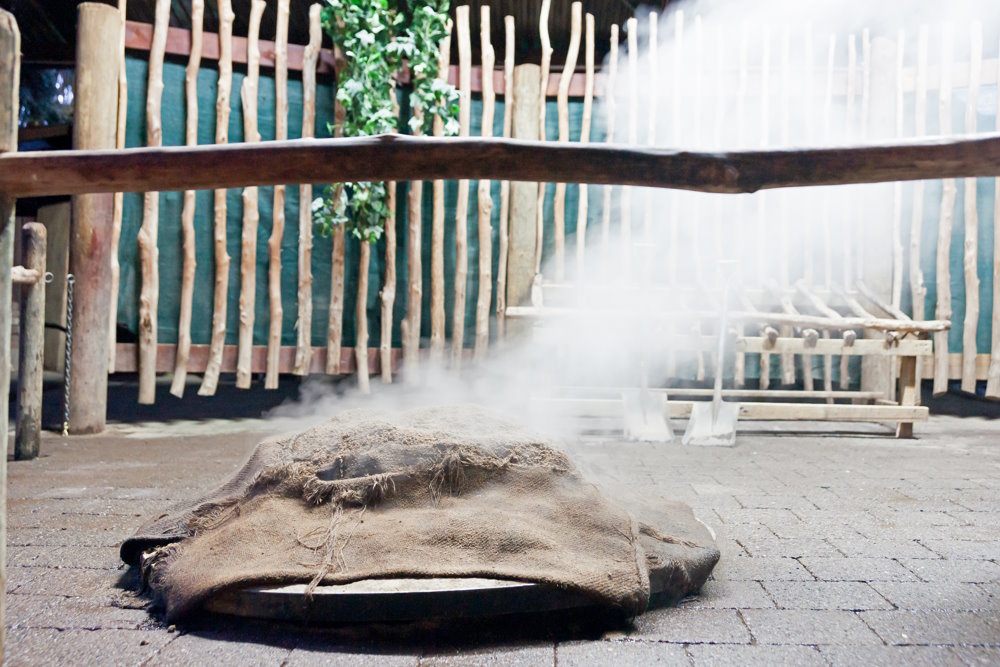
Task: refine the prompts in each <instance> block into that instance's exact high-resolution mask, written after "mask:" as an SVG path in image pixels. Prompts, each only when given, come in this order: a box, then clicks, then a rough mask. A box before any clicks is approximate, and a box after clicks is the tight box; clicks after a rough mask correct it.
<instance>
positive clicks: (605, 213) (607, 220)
mask: <svg viewBox="0 0 1000 667" xmlns="http://www.w3.org/2000/svg"><path fill="white" fill-rule="evenodd" d="M617 81H618V24H617V23H613V24H612V25H611V49H610V51H609V52H608V73H607V77H606V78H605V80H604V104H605V108H606V109H607V110H608V129H607V132H606V136H605V140H606V141H607V142H608V143H609V144H613V143H614V142H615V120H616V119H615V114H616V113H617V109H618V107H617V105H616V104H615V85H616V84H617ZM613 191H614V186H611V185H605V186H604V206H603V210H602V211H601V249H602V252H603V253H604V255H605V256H606V255H607V253H608V244H609V243H610V242H611V193H612V192H613Z"/></svg>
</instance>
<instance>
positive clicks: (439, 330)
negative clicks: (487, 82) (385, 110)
mask: <svg viewBox="0 0 1000 667" xmlns="http://www.w3.org/2000/svg"><path fill="white" fill-rule="evenodd" d="M452 27H453V26H452V21H451V19H449V20H448V24H447V31H446V32H447V34H446V35H445V37H444V38H442V40H441V46H440V52H439V54H438V55H439V60H438V76H439V77H441V78H442V79H444V80H446V81H447V79H448V68H449V65H450V63H451V31H452ZM433 131H434V136H435V137H440V136H442V135H443V134H444V121H442V120H441V119H440V118H435V119H434V130H433ZM433 198H434V199H433V209H432V212H431V346H430V360H431V363H432V364H433V365H438V366H439V365H440V364H441V363H442V362H443V361H444V335H445V331H444V330H445V317H444V181H443V180H442V179H436V180H435V181H434V185H433Z"/></svg>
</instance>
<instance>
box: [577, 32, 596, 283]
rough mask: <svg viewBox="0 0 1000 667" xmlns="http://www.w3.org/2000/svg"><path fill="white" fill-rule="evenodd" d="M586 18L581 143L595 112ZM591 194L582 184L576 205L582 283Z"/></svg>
mask: <svg viewBox="0 0 1000 667" xmlns="http://www.w3.org/2000/svg"><path fill="white" fill-rule="evenodd" d="M584 18H585V20H584V24H585V28H584V34H585V37H586V39H585V44H584V75H583V76H584V83H583V117H582V118H581V120H580V143H581V144H586V143H589V142H590V125H591V120H592V117H593V114H594V15H593V14H590V13H588V14H587V15H586V17H584ZM589 194H590V193H589V192H588V188H587V184H586V183H582V184H580V186H579V199H578V200H577V206H576V280H577V283H580V284H582V283H583V279H584V270H583V261H584V253H585V252H586V247H587V215H588V213H589V210H588V209H589V205H590V202H589V201H588V197H589Z"/></svg>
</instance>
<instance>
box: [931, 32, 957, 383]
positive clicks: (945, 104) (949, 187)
mask: <svg viewBox="0 0 1000 667" xmlns="http://www.w3.org/2000/svg"><path fill="white" fill-rule="evenodd" d="M953 42H954V33H953V26H952V25H951V24H946V25H945V26H944V37H943V40H942V47H941V67H940V70H941V86H940V89H939V98H938V119H939V121H938V122H939V124H940V127H939V128H938V129H939V132H940V133H941V134H951V93H952V90H951V86H952V81H951V70H952V56H953ZM956 196H957V188H956V186H955V179H954V178H946V179H944V183H943V184H942V186H941V213H940V218H939V220H938V244H937V307H936V308H935V312H934V316H935V317H936V318H937V319H939V320H950V319H951V228H952V219H953V217H954V214H955V197H956ZM947 391H948V332H947V331H943V332H940V333H937V334H935V335H934V395H935V396H940V395H941V394H944V393H946V392H947Z"/></svg>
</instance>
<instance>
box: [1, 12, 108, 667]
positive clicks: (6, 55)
mask: <svg viewBox="0 0 1000 667" xmlns="http://www.w3.org/2000/svg"><path fill="white" fill-rule="evenodd" d="M20 78H21V33H20V31H19V30H18V29H17V21H15V20H14V15H13V14H11V13H9V12H7V11H4V10H2V9H0V153H9V152H11V151H16V150H17V118H18V113H19V111H20V108H21V106H20V100H19V97H18V87H19V85H20ZM15 203H16V200H15V199H14V198H13V197H12V196H10V195H9V194H8V195H6V196H3V197H0V387H4V391H0V445H2V450H3V453H4V455H3V456H0V660H3V658H4V645H5V643H6V638H7V429H8V420H9V417H8V409H7V408H8V406H7V401H8V400H9V399H8V396H9V394H10V392H9V391H8V390H9V388H10V336H11V325H12V324H13V322H12V320H13V319H14V318H13V313H12V309H11V268H12V265H13V263H14V205H15ZM104 322H105V324H107V320H105V321H104ZM98 331H101V329H98ZM101 338H104V340H105V341H107V336H101ZM105 360H107V357H106V356H105Z"/></svg>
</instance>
